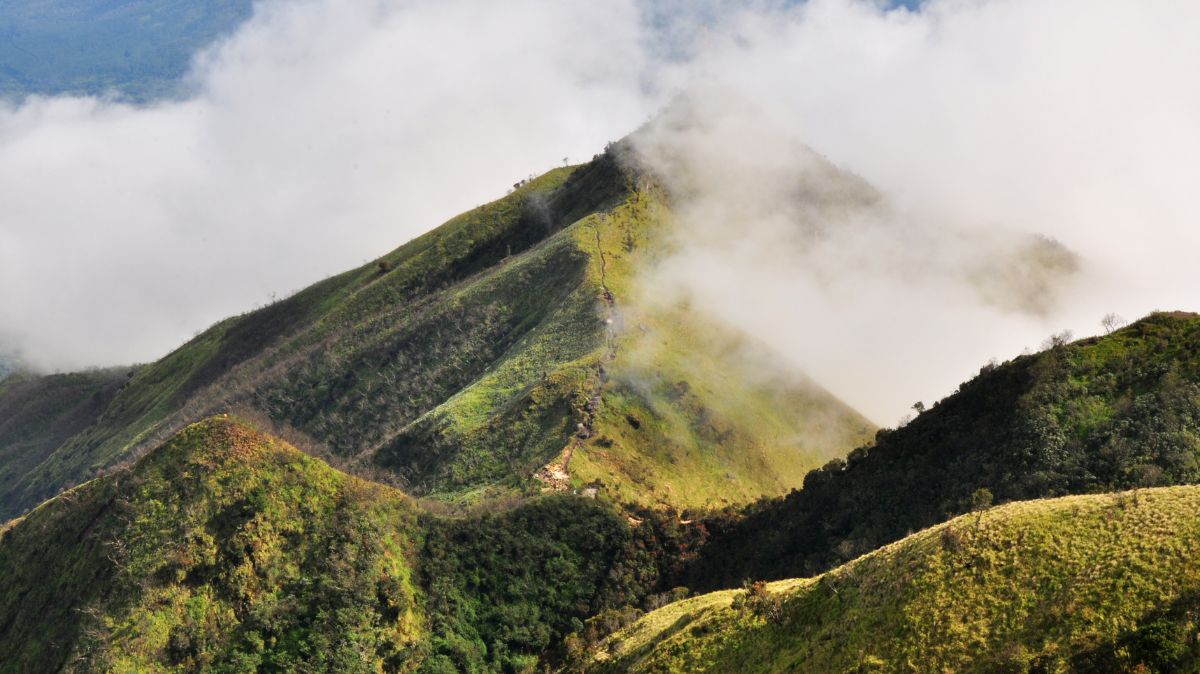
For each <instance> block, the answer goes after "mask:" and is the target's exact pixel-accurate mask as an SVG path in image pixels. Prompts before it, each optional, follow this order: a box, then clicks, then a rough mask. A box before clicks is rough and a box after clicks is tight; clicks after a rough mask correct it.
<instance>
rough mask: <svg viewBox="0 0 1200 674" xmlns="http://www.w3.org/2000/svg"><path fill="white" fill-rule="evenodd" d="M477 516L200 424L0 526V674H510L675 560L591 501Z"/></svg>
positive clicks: (643, 591) (663, 529) (668, 522)
mask: <svg viewBox="0 0 1200 674" xmlns="http://www.w3.org/2000/svg"><path fill="white" fill-rule="evenodd" d="M493 510H494V511H493V512H481V513H475V514H469V515H465V516H455V517H443V516H438V515H433V514H429V513H427V512H424V511H423V510H422V509H421V508H419V507H418V505H417V504H416V503H415V502H414V501H413V500H412V499H410V498H408V497H407V496H405V495H403V494H402V493H400V492H398V491H396V490H394V489H391V488H389V487H385V486H382V485H377V484H372V483H369V482H365V481H363V480H359V479H357V478H354V477H351V476H348V475H345V474H343V473H340V472H338V471H336V470H334V469H332V468H330V467H329V466H328V465H326V464H324V463H323V462H321V461H319V460H316V459H313V458H310V457H308V456H306V455H304V454H303V453H301V452H299V451H298V450H296V449H295V448H293V447H291V446H289V445H287V444H286V443H283V442H281V441H279V440H277V439H275V438H273V437H271V436H268V435H265V434H262V433H260V432H258V431H256V430H254V429H252V428H250V427H248V426H247V425H245V424H244V423H242V422H240V421H236V420H231V419H226V418H214V419H208V420H205V421H203V422H200V423H197V424H193V425H191V426H188V427H187V428H185V429H184V430H183V431H181V432H180V433H179V434H177V435H176V436H175V437H173V438H172V439H170V440H169V441H168V442H166V443H165V444H164V445H162V446H161V447H159V448H157V449H155V450H154V451H152V452H150V453H148V454H147V455H146V456H145V457H143V458H142V459H141V460H139V461H138V462H136V463H135V464H133V465H132V466H130V467H129V468H125V469H121V470H118V471H114V472H112V473H110V474H108V475H106V476H104V477H101V478H98V479H96V480H92V481H90V482H87V483H85V484H83V485H80V486H79V487H76V488H75V489H73V490H71V491H69V492H66V493H64V494H62V495H60V496H58V497H56V498H54V499H52V500H50V501H48V502H46V503H45V504H43V505H41V506H40V507H38V508H37V509H35V510H33V511H32V512H30V513H29V514H27V515H26V516H25V517H23V518H20V519H17V520H14V521H12V522H10V523H9V524H7V525H6V526H5V527H3V529H0V578H3V579H4V582H3V583H0V672H32V671H59V670H60V669H62V668H64V667H66V668H67V669H70V670H72V671H197V670H220V671H227V670H238V671H242V670H248V669H250V670H254V669H259V670H262V669H267V670H283V671H297V670H302V671H329V672H353V671H364V672H365V671H379V670H380V668H382V669H384V670H386V671H414V670H416V671H420V672H425V673H427V674H432V673H435V672H446V671H472V672H502V671H525V670H526V669H528V668H529V667H533V666H534V665H536V664H537V663H538V661H539V659H540V658H542V657H545V656H546V655H547V653H548V652H552V651H553V650H554V647H555V645H556V644H558V643H559V642H560V641H561V639H562V638H563V637H564V636H565V635H566V634H568V633H569V632H570V631H572V630H573V629H576V627H577V626H578V625H580V624H582V621H583V620H585V619H587V618H589V617H590V616H592V615H593V614H595V613H598V612H602V611H604V610H609V609H614V608H619V607H624V606H626V605H630V604H632V605H636V604H638V603H640V602H641V601H642V600H643V599H645V597H646V596H647V595H648V594H649V593H650V592H651V591H652V590H653V588H654V587H655V586H656V584H657V583H658V581H659V579H660V578H661V577H662V576H663V575H664V572H665V570H666V569H667V567H668V565H670V564H671V563H673V559H672V558H671V557H670V555H669V554H668V553H669V552H677V551H678V550H680V549H682V548H685V547H687V546H688V545H689V542H688V538H687V536H688V532H687V531H686V530H685V529H682V528H680V527H678V526H677V525H676V523H675V522H674V521H673V520H672V519H669V518H664V519H661V520H657V521H656V520H654V519H653V518H652V517H650V516H649V514H647V516H646V521H645V522H642V523H639V524H636V525H631V523H630V521H629V520H627V519H626V516H625V515H624V514H623V513H622V512H621V511H620V510H618V509H617V508H616V507H614V506H612V505H610V504H608V503H607V502H605V501H603V500H597V499H586V498H580V497H577V496H571V495H549V496H544V497H539V498H534V499H530V500H525V501H521V502H519V503H514V504H509V505H508V506H507V507H504V508H499V509H498V510H497V509H495V508H493Z"/></svg>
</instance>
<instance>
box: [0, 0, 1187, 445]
mask: <svg viewBox="0 0 1200 674" xmlns="http://www.w3.org/2000/svg"><path fill="white" fill-rule="evenodd" d="M1197 29H1200V6H1197V5H1195V3H1191V2H1186V1H1183V0H1179V1H1174V0H1148V1H1144V2H1118V1H1111V2H1084V1H1082V0H1063V1H1061V2H1054V3H1046V2H1037V1H1035V0H947V1H939V0H932V1H931V2H928V3H925V4H924V5H922V7H921V9H920V10H919V11H909V10H906V9H895V8H890V7H889V6H886V5H884V4H880V3H873V2H863V1H858V0H812V1H811V2H808V3H804V4H800V5H794V6H792V5H786V4H779V3H766V2H745V3H737V2H707V3H700V5H699V6H698V7H697V6H696V5H693V4H691V3H687V4H685V3H674V2H653V3H651V2H642V3H639V2H633V1H632V0H630V1H628V2H621V1H615V2H606V3H603V5H602V6H600V5H598V3H584V2H558V3H543V2H533V1H531V0H526V1H520V2H515V3H506V4H505V5H504V6H503V7H500V6H495V5H494V4H492V3H484V2H480V1H475V0H472V1H467V2H459V3H436V2H432V1H428V0H426V1H420V0H418V1H415V2H405V3H392V2H355V3H335V2H332V1H328V0H303V1H297V2H288V3H282V2H278V3H267V4H263V5H260V6H259V7H258V8H257V10H256V13H255V17H254V18H253V19H252V20H251V21H250V23H248V24H247V25H245V26H244V27H243V28H242V29H240V30H239V31H238V32H237V33H236V34H235V35H233V36H232V37H231V38H229V39H228V40H226V41H224V42H222V43H220V44H217V45H214V46H213V47H211V48H210V49H209V50H207V51H206V52H205V53H203V54H201V55H199V56H198V57H197V59H196V62H195V65H194V67H193V71H192V73H191V75H190V76H189V82H188V85H189V86H188V89H189V91H190V92H191V94H190V95H189V97H188V98H186V99H185V100H181V101H170V102H160V103H157V104H154V105H151V106H142V107H132V106H128V105H122V104H120V103H116V102H113V101H111V100H104V99H80V98H40V99H31V100H28V101H26V102H24V103H22V104H20V105H10V106H9V107H7V108H4V109H0V335H2V336H3V337H0V339H3V340H4V341H6V342H7V346H4V345H0V346H4V348H0V351H2V350H6V349H11V350H16V351H18V352H19V353H20V354H21V357H22V359H23V360H24V361H25V362H27V363H30V364H33V365H35V366H37V367H42V368H45V369H73V368H79V367H84V366H89V365H108V364H114V363H123V362H133V361H146V360H152V359H154V358H157V357H159V356H161V355H162V354H164V353H165V352H166V351H168V350H169V349H170V348H173V347H174V346H177V345H178V344H179V343H181V342H182V341H184V340H185V339H187V338H188V337H190V336H191V335H192V334H194V333H195V332H197V331H198V330H201V329H203V328H205V327H207V326H208V325H210V324H211V323H212V322H214V321H216V320H218V319H220V318H222V317H225V316H227V315H230V314H234V313H238V312H241V311H245V310H247V309H250V308H252V307H253V306H254V304H256V303H260V302H265V301H268V300H269V299H270V298H271V296H272V294H278V295H284V294H287V293H289V292H291V291H293V290H295V289H298V288H300V287H302V286H305V285H307V284H309V283H311V282H313V281H316V280H319V279H320V278H322V277H324V276H326V275H328V274H331V273H335V272H338V271H341V270H344V269H346V268H348V267H350V266H353V265H355V264H358V263H361V262H362V261H364V260H366V259H369V258H372V257H375V256H377V255H379V254H382V253H384V252H386V251H387V250H390V249H392V248H394V247H395V246H397V245H399V244H401V243H403V242H404V241H406V240H408V239H410V238H412V237H413V236H415V235H418V234H420V233H422V232H424V231H427V230H428V229H430V228H432V227H434V226H436V225H437V224H439V223H440V222H442V221H443V220H445V219H446V218H448V217H450V216H451V215H454V214H455V213H457V212H460V211H462V210H465V209H467V208H471V207H473V206H475V205H477V204H479V203H482V202H484V201H487V200H490V199H493V198H496V197H499V196H501V195H502V194H503V192H504V189H505V187H506V186H507V185H510V184H512V183H513V182H515V181H516V180H518V179H520V178H523V177H526V176H527V175H529V174H532V173H539V172H541V171H544V170H546V169H548V168H550V167H552V166H554V165H561V163H562V160H563V158H564V157H567V158H570V160H571V161H580V160H583V159H586V158H588V157H591V156H592V154H594V153H596V152H598V151H600V150H601V148H603V146H604V145H605V143H606V142H608V141H611V140H615V139H618V138H620V137H623V136H625V135H626V134H628V133H629V132H631V131H633V130H634V129H635V128H638V127H639V126H642V125H643V124H645V123H646V122H647V120H651V119H653V120H654V121H651V122H650V123H649V124H647V125H646V126H644V128H642V130H641V131H640V132H639V134H638V135H637V136H635V144H636V147H637V148H638V151H639V153H640V155H641V156H642V157H643V159H644V161H645V162H646V163H647V165H648V166H650V167H651V168H652V169H653V170H654V171H655V172H656V173H658V174H659V175H660V176H661V178H662V180H663V181H664V182H665V183H666V184H667V186H668V187H669V188H670V189H671V190H672V194H673V198H674V199H675V201H676V207H677V208H676V211H677V215H678V218H679V221H680V234H679V241H678V244H679V245H678V254H676V255H674V256H673V257H672V258H670V259H669V260H667V261H666V262H665V263H664V264H663V265H662V266H661V267H660V268H657V269H654V270H648V271H647V274H649V275H650V276H648V278H647V284H646V285H647V286H648V287H649V286H652V287H654V288H656V289H661V290H662V291H663V292H669V293H673V294H675V295H679V296H686V297H688V298H689V299H691V300H692V302H691V306H694V307H698V310H702V311H705V312H707V313H709V314H711V315H712V316H713V317H715V318H718V319H720V320H724V321H726V322H729V323H731V324H733V325H736V326H738V327H740V328H742V329H743V330H746V331H747V332H749V333H751V334H752V335H754V336H755V337H756V338H758V339H759V340H761V341H763V342H765V343H767V344H768V345H769V346H771V347H772V348H773V349H775V350H776V351H777V352H778V353H779V354H780V357H781V358H785V359H787V360H788V361H789V363H790V364H792V365H795V366H797V367H799V368H800V369H802V370H804V371H805V372H807V373H808V374H809V375H810V376H811V377H812V378H813V379H815V380H816V381H817V382H819V383H821V384H822V385H824V386H826V387H827V388H829V389H830V390H831V391H833V392H834V393H835V394H837V395H839V396H840V397H842V398H843V399H844V400H846V401H847V402H849V403H850V404H852V405H854V406H855V407H857V408H858V409H860V410H861V411H862V412H864V413H865V414H867V415H868V416H870V417H872V418H873V419H874V420H875V421H877V422H878V423H881V424H893V423H895V421H896V420H897V419H898V418H899V417H900V416H901V415H903V414H905V413H906V411H907V409H908V407H909V406H910V405H911V404H912V403H914V402H916V401H917V400H923V401H925V402H926V403H929V402H932V401H933V400H936V399H938V398H940V397H942V396H944V395H946V394H948V393H950V392H951V391H952V390H953V389H954V387H955V386H956V385H957V384H958V383H959V382H961V381H963V380H965V379H967V378H969V377H970V376H971V375H972V374H974V372H975V371H977V370H978V368H979V367H980V366H981V365H983V364H984V363H985V362H986V361H987V360H988V359H990V358H993V357H996V358H1000V359H1005V358H1009V357H1012V356H1014V355H1017V354H1018V353H1020V352H1021V351H1023V350H1025V349H1032V348H1037V347H1038V345H1039V344H1040V343H1041V342H1042V341H1043V340H1044V339H1045V337H1046V336H1047V335H1049V334H1050V333H1052V332H1058V331H1060V330H1063V329H1072V330H1074V332H1075V333H1076V334H1078V335H1085V334H1091V333H1095V332H1098V331H1099V330H1100V325H1099V321H1100V318H1101V317H1102V316H1103V315H1104V314H1106V313H1109V312H1116V313H1119V314H1121V315H1123V316H1125V317H1126V318H1129V319H1133V318H1137V317H1140V316H1141V315H1143V314H1145V313H1147V312H1149V311H1151V310H1154V309H1184V310H1187V309H1197V308H1200V307H1197V304H1198V300H1197V299H1196V298H1198V297H1200V273H1198V272H1197V270H1196V265H1195V264H1194V263H1192V262H1191V261H1190V258H1191V256H1192V255H1193V251H1195V250H1197V244H1198V243H1200V240H1198V239H1200V228H1198V227H1196V224H1197V216H1198V215H1200V191H1197V190H1196V188H1195V186H1196V185H1197V184H1200V159H1198V158H1200V122H1198V121H1197V120H1200V79H1197V78H1196V77H1195V73H1196V72H1200V44H1198V43H1197V42H1196V41H1195V40H1194V36H1195V35H1196V33H1197ZM660 111H665V112H662V113H661V114H660Z"/></svg>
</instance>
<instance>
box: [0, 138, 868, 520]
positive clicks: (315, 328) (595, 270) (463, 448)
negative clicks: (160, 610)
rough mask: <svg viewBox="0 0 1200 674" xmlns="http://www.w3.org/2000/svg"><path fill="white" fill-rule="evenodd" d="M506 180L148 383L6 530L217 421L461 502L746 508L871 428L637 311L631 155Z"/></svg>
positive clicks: (12, 504)
mask: <svg viewBox="0 0 1200 674" xmlns="http://www.w3.org/2000/svg"><path fill="white" fill-rule="evenodd" d="M516 187H517V188H516V189H515V190H514V191H513V192H512V193H511V194H510V195H508V196H507V197H505V198H503V199H500V200H498V201H495V202H493V203H490V204H487V205H485V206H482V207H480V208H478V209H475V210H473V211H470V212H468V213H465V214H463V215H461V216H459V217H457V218H454V219H452V220H451V221H449V222H447V223H446V224H444V225H442V226H441V227H439V228H437V229H435V230H433V231H431V232H429V233H428V234H425V235H423V236H421V237H418V238H416V239H414V240H413V241H411V242H409V243H407V244H405V245H404V246H402V247H400V248H399V249H397V250H395V251H393V252H392V253H389V254H388V255H385V256H383V257H381V258H379V259H378V260H376V261H373V262H371V263H370V264H367V265H364V266H363V267H360V268H358V269H355V270H352V271H349V272H346V273H343V274H341V275H338V276H334V277H332V278H329V279H327V280H325V281H322V282H320V283H317V284H316V285H314V286H312V287H310V288H308V289H305V290H303V291H301V292H299V293H297V294H296V295H294V296H292V297H290V298H288V299H285V300H283V301H280V302H277V303H275V304H272V305H270V306H268V307H265V308H262V309H260V310H258V311H255V312H252V313H248V314H245V315H242V316H238V317H234V318H230V319H228V320H226V321H222V322H221V323H218V324H217V325H215V326H213V327H212V328H210V329H209V330H207V331H205V332H203V333H202V334H200V335H199V336H198V337H196V338H195V339H194V340H192V341H190V342H188V343H187V344H185V345H184V346H182V347H180V348H179V349H178V350H176V351H174V352H173V353H171V354H169V355H167V356H166V357H164V358H163V359H161V360H159V361H157V362H155V363H151V364H149V365H146V366H144V367H140V368H138V369H137V370H136V372H135V373H134V375H133V377H132V378H131V379H130V380H129V382H128V383H127V384H126V385H125V386H124V387H122V388H121V389H120V391H119V392H118V393H117V394H116V395H115V396H114V397H113V399H112V400H111V402H110V403H109V404H108V405H107V406H106V407H105V408H104V410H103V412H102V413H101V414H100V415H99V416H98V418H97V419H96V420H95V422H94V423H92V424H91V425H89V426H88V427H87V428H86V429H84V430H83V431H82V432H79V433H77V434H75V435H73V436H72V437H70V438H68V439H67V440H65V441H63V442H62V444H61V445H59V446H58V447H55V448H54V449H53V450H52V451H49V453H48V454H46V455H45V457H44V459H41V460H38V459H40V458H41V456H42V454H43V453H45V452H44V450H43V449H42V448H39V449H38V450H37V452H35V453H34V454H33V455H31V456H30V457H27V458H25V459H23V460H22V461H23V463H22V466H25V465H32V467H31V468H29V469H28V470H25V471H24V472H23V473H20V474H18V475H15V476H14V477H13V478H12V479H11V480H9V481H8V482H6V483H5V484H2V485H0V518H4V517H10V516H13V515H16V514H18V513H20V512H22V511H23V510H25V509H27V508H29V507H31V506H32V505H34V504H36V503H38V502H40V501H41V500H43V499H45V498H48V497H50V496H53V495H54V494H56V493H59V492H60V491H61V490H62V489H64V488H66V487H68V486H70V485H71V484H75V483H78V482H79V481H82V480H85V479H88V478H90V477H92V476H94V475H96V474H99V473H101V472H103V471H104V470H107V469H109V468H111V467H112V466H114V465H117V464H120V463H122V462H128V461H129V460H131V458H133V457H136V456H138V455H139V454H140V453H142V452H144V451H147V450H148V449H149V448H151V447H154V446H156V445H157V444H158V443H161V442H162V441H163V440H165V439H166V438H168V437H170V436H171V435H172V434H173V433H174V432H175V431H177V430H179V429H180V428H182V427H184V426H185V425H186V424H187V423H189V422H191V421H194V420H196V419H199V418H203V417H204V416H207V415H210V414H214V413H219V412H223V411H225V410H230V409H233V410H239V411H245V412H246V414H248V415H250V416H256V415H258V416H265V417H267V418H269V419H270V421H271V423H272V424H273V425H274V426H276V427H278V428H280V429H281V432H284V435H285V436H286V437H288V438H289V439H293V438H294V439H295V440H296V442H298V443H299V444H300V445H301V446H302V447H303V448H304V449H305V450H306V451H308V452H310V453H313V454H316V455H319V456H323V457H327V458H330V459H331V460H333V461H335V462H337V463H338V465H339V466H342V467H345V468H347V469H348V470H351V471H354V472H357V473H360V474H363V475H368V476H371V477H373V478H375V479H379V480H384V481H390V482H393V483H395V484H399V485H402V486H404V488H405V489H406V491H409V492H411V493H414V494H419V495H436V496H439V497H441V498H446V499H454V500H460V501H467V502H470V501H473V500H476V499H478V498H480V497H482V496H486V495H488V494H492V495H495V494H504V493H512V492H514V491H522V490H531V489H532V490H536V489H538V488H542V487H546V488H553V489H560V490H565V489H572V488H574V489H579V488H583V487H586V486H588V485H593V486H595V487H596V488H600V489H603V490H605V491H607V492H609V493H611V494H613V495H615V496H616V497H617V498H619V499H621V500H624V501H629V502H632V503H642V504H654V503H657V504H667V505H671V506H675V507H690V506H710V507H720V506H723V505H727V504H732V503H746V502H749V501H751V500H753V499H755V498H758V497H760V496H762V495H769V494H783V493H785V492H786V491H787V489H788V488H790V487H791V486H793V485H795V484H798V482H799V480H800V479H801V477H802V476H803V474H804V472H805V471H806V470H808V469H810V468H813V467H815V466H819V465H821V464H823V463H824V462H826V461H827V460H828V459H830V458H831V457H833V456H839V455H841V454H844V453H845V452H846V451H847V450H848V449H849V448H851V447H854V446H856V445H858V444H861V442H862V441H864V440H865V439H866V438H867V437H869V434H870V433H871V432H873V428H872V426H871V424H870V423H869V422H867V421H866V420H865V419H863V418H862V417H861V416H860V415H858V414H857V413H855V412H854V411H853V410H851V409H850V408H848V407H847V406H846V405H844V404H843V403H841V402H840V401H838V400H836V399H835V398H834V397H832V396H831V395H829V394H828V393H827V392H825V391H824V390H822V389H821V388H820V387H819V386H817V385H816V384H814V383H812V382H810V381H808V380H806V379H805V378H804V377H803V376H802V375H801V374H799V373H780V372H779V371H778V370H776V372H775V373H774V374H772V375H771V376H763V375H761V374H759V373H757V370H761V369H762V368H755V367H749V366H745V365H744V364H747V363H751V362H753V361H754V360H755V359H756V358H757V359H759V360H766V359H768V358H769V355H766V354H764V353H763V350H762V348H761V347H759V346H757V345H756V344H754V343H753V342H752V341H751V340H749V339H747V338H746V337H745V336H744V335H740V334H739V333H737V332H736V331H735V330H732V329H730V328H728V327H725V326H719V325H714V324H711V323H709V322H707V321H706V320H705V319H703V318H702V317H701V315H700V314H699V313H697V312H694V311H690V310H688V308H687V307H683V306H675V307H672V306H668V307H665V308H664V307H658V306H656V307H653V308H651V307H646V308H641V307H639V306H638V303H637V298H638V297H639V295H640V294H641V289H640V288H639V287H638V285H637V284H638V275H637V274H636V270H637V269H639V268H640V266H641V265H649V264H653V263H654V260H656V259H657V258H659V257H661V256H662V255H665V254H666V251H668V250H669V246H670V243H669V240H668V238H669V237H668V236H667V235H668V233H669V232H671V231H672V227H673V226H672V220H671V217H672V216H671V212H670V207H669V201H668V199H667V198H666V197H665V195H663V194H662V192H661V190H659V189H658V188H656V187H655V186H654V184H653V181H652V180H650V179H648V178H647V177H646V176H644V175H642V174H640V173H639V171H638V170H637V169H635V168H631V161H630V160H629V159H628V157H627V152H626V151H623V150H622V148H621V146H614V147H612V148H610V150H609V151H607V152H606V153H604V154H603V155H600V156H598V157H596V158H595V159H594V160H593V161H592V162H590V163H588V164H585V165H582V166H578V167H566V168H561V169H557V170H554V171H551V172H550V173H547V174H546V175H543V176H541V177H539V178H537V179H534V180H531V181H527V182H523V183H521V184H519V185H518V186H516ZM0 395H3V393H2V392H0ZM0 451H7V452H12V451H16V450H9V449H6V448H4V447H0ZM34 464H36V465H34ZM22 470H23V468H22ZM535 475H536V476H537V478H535V477H534V476H535Z"/></svg>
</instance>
